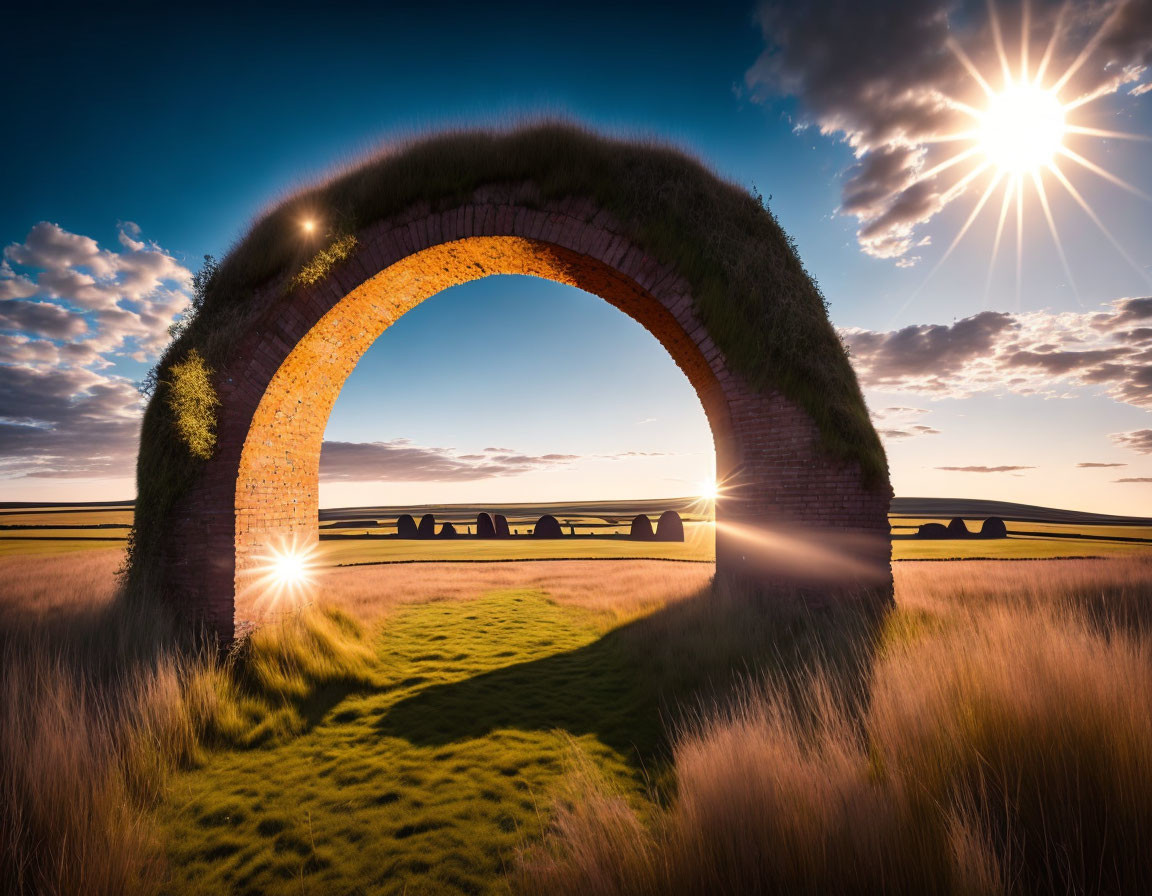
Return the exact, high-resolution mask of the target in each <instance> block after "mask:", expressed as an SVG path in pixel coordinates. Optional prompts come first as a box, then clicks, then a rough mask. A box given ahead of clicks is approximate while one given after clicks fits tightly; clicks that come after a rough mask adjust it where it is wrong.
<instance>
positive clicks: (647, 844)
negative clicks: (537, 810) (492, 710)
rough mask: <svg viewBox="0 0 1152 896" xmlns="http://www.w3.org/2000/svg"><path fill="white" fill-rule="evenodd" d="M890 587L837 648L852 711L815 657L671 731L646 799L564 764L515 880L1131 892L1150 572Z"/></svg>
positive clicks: (1139, 869) (1089, 567) (1114, 565)
mask: <svg viewBox="0 0 1152 896" xmlns="http://www.w3.org/2000/svg"><path fill="white" fill-rule="evenodd" d="M896 584H897V606H898V609H897V610H895V611H894V612H893V613H892V614H891V615H890V617H889V618H888V620H887V621H886V624H885V628H884V630H883V632H882V634H881V637H880V638H879V640H878V641H873V640H872V639H871V638H862V639H860V640H858V641H857V642H856V643H857V647H856V649H857V651H858V652H859V653H860V654H861V656H860V659H861V664H860V668H861V669H867V670H868V672H867V699H866V700H865V701H863V702H861V701H859V700H857V699H855V697H854V696H853V695H852V694H851V693H848V692H845V690H844V687H843V679H842V677H841V676H840V675H839V674H831V673H830V669H831V668H833V667H834V666H835V665H836V662H835V661H836V659H837V658H835V657H832V656H827V655H825V656H821V655H820V654H819V653H816V654H810V655H809V656H810V657H811V659H810V661H809V662H805V663H801V664H800V665H798V666H793V667H788V666H786V665H785V666H781V667H777V668H775V669H773V670H772V671H770V672H768V673H766V674H764V675H762V676H760V677H759V678H757V679H756V680H754V681H753V682H752V683H750V684H749V685H748V687H747V688H746V689H745V690H744V692H743V694H742V696H741V697H740V699H738V700H736V701H735V702H734V703H730V704H728V705H725V706H722V707H715V708H713V709H712V711H710V712H708V713H706V714H705V715H703V716H702V717H700V718H699V719H697V720H696V722H695V723H694V724H691V725H689V726H687V727H685V728H684V729H683V730H682V731H681V732H680V735H679V737H678V739H677V743H676V746H675V750H674V760H675V788H676V789H675V795H674V797H673V798H672V799H671V800H670V801H669V802H668V804H667V805H666V806H664V807H662V808H655V809H653V808H651V807H637V806H635V805H633V804H631V803H630V802H629V801H628V800H627V799H626V798H625V797H624V796H623V795H621V794H619V793H615V792H613V791H612V790H611V789H610V788H608V787H607V786H606V785H605V784H604V783H603V782H602V781H600V780H598V779H597V777H596V775H595V773H594V771H592V770H590V769H589V768H588V766H587V765H586V764H585V765H583V766H581V767H580V768H579V769H578V771H577V772H576V774H575V777H574V780H573V784H572V789H571V792H570V793H569V794H568V796H567V799H566V800H565V801H563V802H562V803H561V804H560V807H559V809H558V811H557V814H556V818H555V822H554V825H553V827H552V830H551V832H550V834H549V836H548V838H547V840H546V842H545V844H544V845H543V846H541V847H536V848H532V849H529V850H528V851H527V852H526V853H525V855H524V857H523V861H522V863H521V866H520V869H519V872H518V883H519V885H520V887H521V889H522V890H524V891H526V892H537V893H550V894H564V893H573V894H575V893H579V894H581V896H595V894H620V893H623V894H657V893H700V894H704V893H709V894H711V893H733V894H736V893H740V894H744V893H749V894H755V893H831V892H835V893H1054V892H1060V893H1142V892H1149V891H1152V860H1150V856H1152V854H1150V853H1149V843H1150V842H1152V714H1150V713H1149V707H1150V706H1152V636H1150V635H1149V626H1148V623H1149V622H1150V621H1152V562H1149V561H1148V560H1128V561H1068V562H1039V563H1031V564H1028V563H1011V564H1007V563H986V564H977V563H939V564H904V565H902V566H901V567H900V568H899V569H898V570H897V576H896ZM841 624H843V620H841ZM872 648H875V650H876V653H875V656H871V655H869V652H870V650H871V649H872Z"/></svg>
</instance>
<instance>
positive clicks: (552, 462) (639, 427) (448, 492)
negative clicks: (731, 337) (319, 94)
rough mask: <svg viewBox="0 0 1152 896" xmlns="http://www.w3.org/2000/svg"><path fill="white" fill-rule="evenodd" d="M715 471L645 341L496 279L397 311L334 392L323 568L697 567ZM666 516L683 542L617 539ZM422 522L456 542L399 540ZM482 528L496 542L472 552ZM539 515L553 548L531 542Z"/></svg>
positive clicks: (326, 455)
mask: <svg viewBox="0 0 1152 896" xmlns="http://www.w3.org/2000/svg"><path fill="white" fill-rule="evenodd" d="M715 469H716V461H715V449H714V445H713V441H712V433H711V429H710V428H709V426H708V421H707V419H706V417H705V415H704V409H703V408H702V407H701V405H700V402H699V399H698V398H697V396H696V393H695V391H694V390H693V388H692V385H691V384H690V383H689V382H688V380H687V378H686V377H685V376H684V375H683V373H682V372H681V371H680V369H679V368H678V367H677V366H676V364H675V362H674V361H673V360H672V358H671V357H670V356H669V355H668V353H667V352H665V351H664V348H663V346H661V345H660V343H659V342H657V341H656V340H655V339H653V338H652V336H651V334H649V333H648V331H647V330H645V329H644V327H642V326H641V325H640V324H638V323H637V322H636V321H634V320H633V319H632V318H630V317H628V316H627V315H625V314H623V313H622V312H620V311H619V310H617V309H616V308H614V307H613V306H612V305H610V304H609V303H607V302H605V301H603V300H602V299H600V298H599V297H598V296H593V295H591V294H590V293H586V292H584V291H582V290H579V289H576V288H575V287H571V286H567V285H564V284H558V283H555V282H554V281H550V280H542V279H540V278H537V277H523V276H517V275H494V276H490V277H486V278H483V279H482V280H477V281H473V282H470V283H464V284H460V285H458V286H454V287H450V288H449V289H447V290H444V291H443V292H441V293H439V294H437V295H436V296H434V297H432V298H431V299H429V300H428V301H425V302H423V303H422V304H420V305H419V306H418V307H416V308H414V309H412V310H411V311H409V312H408V313H407V314H405V315H404V316H403V317H402V318H400V319H399V320H398V321H397V322H396V323H394V324H393V325H392V326H391V327H389V328H388V329H387V330H386V331H385V332H384V333H383V334H382V335H381V337H380V338H379V339H378V340H377V341H376V342H375V343H374V344H373V345H372V347H371V348H370V349H369V350H368V351H367V352H366V353H365V354H364V355H363V357H362V358H361V361H360V363H359V364H357V366H356V368H355V369H354V370H353V372H352V374H351V375H350V376H349V378H348V379H347V380H346V381H345V383H344V387H343V388H342V390H341V392H340V395H339V397H338V398H337V400H336V403H335V405H334V407H333V411H332V414H331V416H330V417H329V420H328V425H327V428H326V429H325V433H324V443H323V449H322V451H321V455H320V491H319V503H320V538H321V541H320V561H321V563H323V564H324V565H327V566H330V565H346V564H350V563H380V562H384V561H398V560H421V559H423V560H452V559H455V558H460V559H481V558H482V559H490V560H507V559H520V558H524V557H537V556H539V557H544V558H549V559H561V558H564V559H566V558H574V557H581V556H587V555H590V554H595V555H597V556H606V557H612V556H616V555H619V556H643V557H649V556H651V557H654V558H674V559H690V560H704V561H710V560H713V559H714V556H715V552H714V532H713V528H712V527H711V526H710V525H703V524H702V522H701V520H703V519H708V520H710V519H711V505H710V502H709V500H708V499H707V495H709V494H710V486H711V485H712V484H713V477H714V475H715ZM669 509H671V510H674V511H675V512H677V513H678V514H679V515H680V517H681V520H682V522H684V523H686V525H687V528H686V529H685V530H684V532H685V536H686V538H685V541H683V542H679V543H678V545H673V544H671V543H669V542H664V543H663V544H664V546H661V543H660V542H655V541H653V542H644V541H637V540H634V539H630V538H628V537H627V536H628V535H629V531H630V529H629V527H630V522H631V520H632V518H633V516H634V515H635V514H637V513H647V514H648V515H649V516H650V517H651V521H652V523H653V524H654V525H655V524H656V522H657V520H658V518H659V516H660V514H661V513H663V512H664V511H665V510H669ZM427 511H432V512H434V513H435V517H436V523H437V532H438V533H440V531H441V530H442V528H443V525H444V523H452V524H453V527H454V529H455V530H456V533H457V534H458V535H459V538H455V539H454V538H451V537H437V538H436V539H435V540H433V541H432V542H428V541H426V540H422V539H419V538H418V537H417V535H416V534H414V533H413V530H412V528H411V527H409V526H408V525H407V522H406V521H405V522H404V523H403V530H404V531H403V533H401V532H400V527H399V526H398V521H399V520H400V518H401V517H402V516H404V515H405V514H408V515H411V516H412V519H413V522H414V523H418V521H419V520H420V518H421V516H422V515H423V514H424V513H425V512H427ZM483 512H488V513H490V514H501V515H504V516H505V518H506V520H507V522H508V526H509V530H508V532H507V537H504V535H503V534H502V533H498V534H497V537H496V540H495V541H489V542H484V543H480V542H477V541H475V540H472V539H470V538H468V536H469V535H475V534H477V532H478V529H477V527H478V526H480V525H481V524H482V520H481V519H480V515H481V513H483ZM549 513H551V514H554V515H556V516H557V518H558V519H559V520H560V522H561V523H562V525H563V527H564V533H565V538H564V539H563V540H562V541H560V542H548V541H545V542H543V543H535V542H532V541H530V540H528V538H529V537H530V536H531V533H532V531H533V529H534V528H535V524H536V522H537V521H538V520H539V518H540V517H541V516H542V515H545V514H549ZM494 522H495V520H494ZM485 525H486V524H485ZM486 531H487V530H486ZM517 536H525V537H524V538H518V537H517Z"/></svg>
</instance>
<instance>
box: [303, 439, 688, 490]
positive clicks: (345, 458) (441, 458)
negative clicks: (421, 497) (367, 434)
mask: <svg viewBox="0 0 1152 896" xmlns="http://www.w3.org/2000/svg"><path fill="white" fill-rule="evenodd" d="M663 456H665V453H664V452H656V451H620V452H617V453H614V454H592V455H582V454H561V453H550V454H523V453H520V452H516V451H514V450H513V449H511V448H485V449H484V450H483V451H482V452H481V453H478V454H476V453H473V454H469V453H462V452H459V451H456V450H455V449H453V448H437V447H429V446H424V445H414V444H413V443H412V442H411V441H410V440H408V439H392V440H391V441H387V442H336V441H326V442H325V443H324V447H323V450H322V451H321V452H320V479H321V481H322V482H468V481H474V480H479V479H495V478H497V477H501V476H515V475H518V474H521V473H530V472H534V471H536V470H547V469H555V468H558V467H563V466H568V465H571V464H574V463H577V462H579V461H585V460H625V459H629V458H641V457H663Z"/></svg>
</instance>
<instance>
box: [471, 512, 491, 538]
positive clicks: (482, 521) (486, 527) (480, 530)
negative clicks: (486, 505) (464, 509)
mask: <svg viewBox="0 0 1152 896" xmlns="http://www.w3.org/2000/svg"><path fill="white" fill-rule="evenodd" d="M476 537H477V538H495V537H496V524H495V523H494V522H492V514H490V513H481V514H480V515H478V516H477V517H476Z"/></svg>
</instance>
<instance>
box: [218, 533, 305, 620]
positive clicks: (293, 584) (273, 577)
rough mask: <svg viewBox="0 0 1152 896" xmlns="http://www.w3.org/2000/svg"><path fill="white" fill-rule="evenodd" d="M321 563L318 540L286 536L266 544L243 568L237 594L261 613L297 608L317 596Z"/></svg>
mask: <svg viewBox="0 0 1152 896" xmlns="http://www.w3.org/2000/svg"><path fill="white" fill-rule="evenodd" d="M320 567H321V563H320V550H319V546H318V545H317V544H316V543H315V542H304V541H301V540H299V539H284V540H282V541H281V542H279V543H278V544H274V545H269V546H267V547H266V548H265V549H264V552H263V553H261V554H259V555H257V557H256V558H255V562H254V563H253V565H252V566H250V567H249V568H247V569H246V570H244V572H243V573H242V583H241V582H238V583H237V584H238V586H239V587H238V588H237V592H238V594H237V598H238V599H239V600H243V601H244V602H245V603H246V604H248V605H249V607H250V608H251V609H252V610H253V611H255V612H256V613H257V614H258V615H268V614H273V613H278V612H286V611H290V610H295V609H298V608H299V607H301V606H303V605H305V604H307V603H310V602H311V600H312V598H313V597H314V596H315V594H316V591H317V586H318V580H319V574H320Z"/></svg>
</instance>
